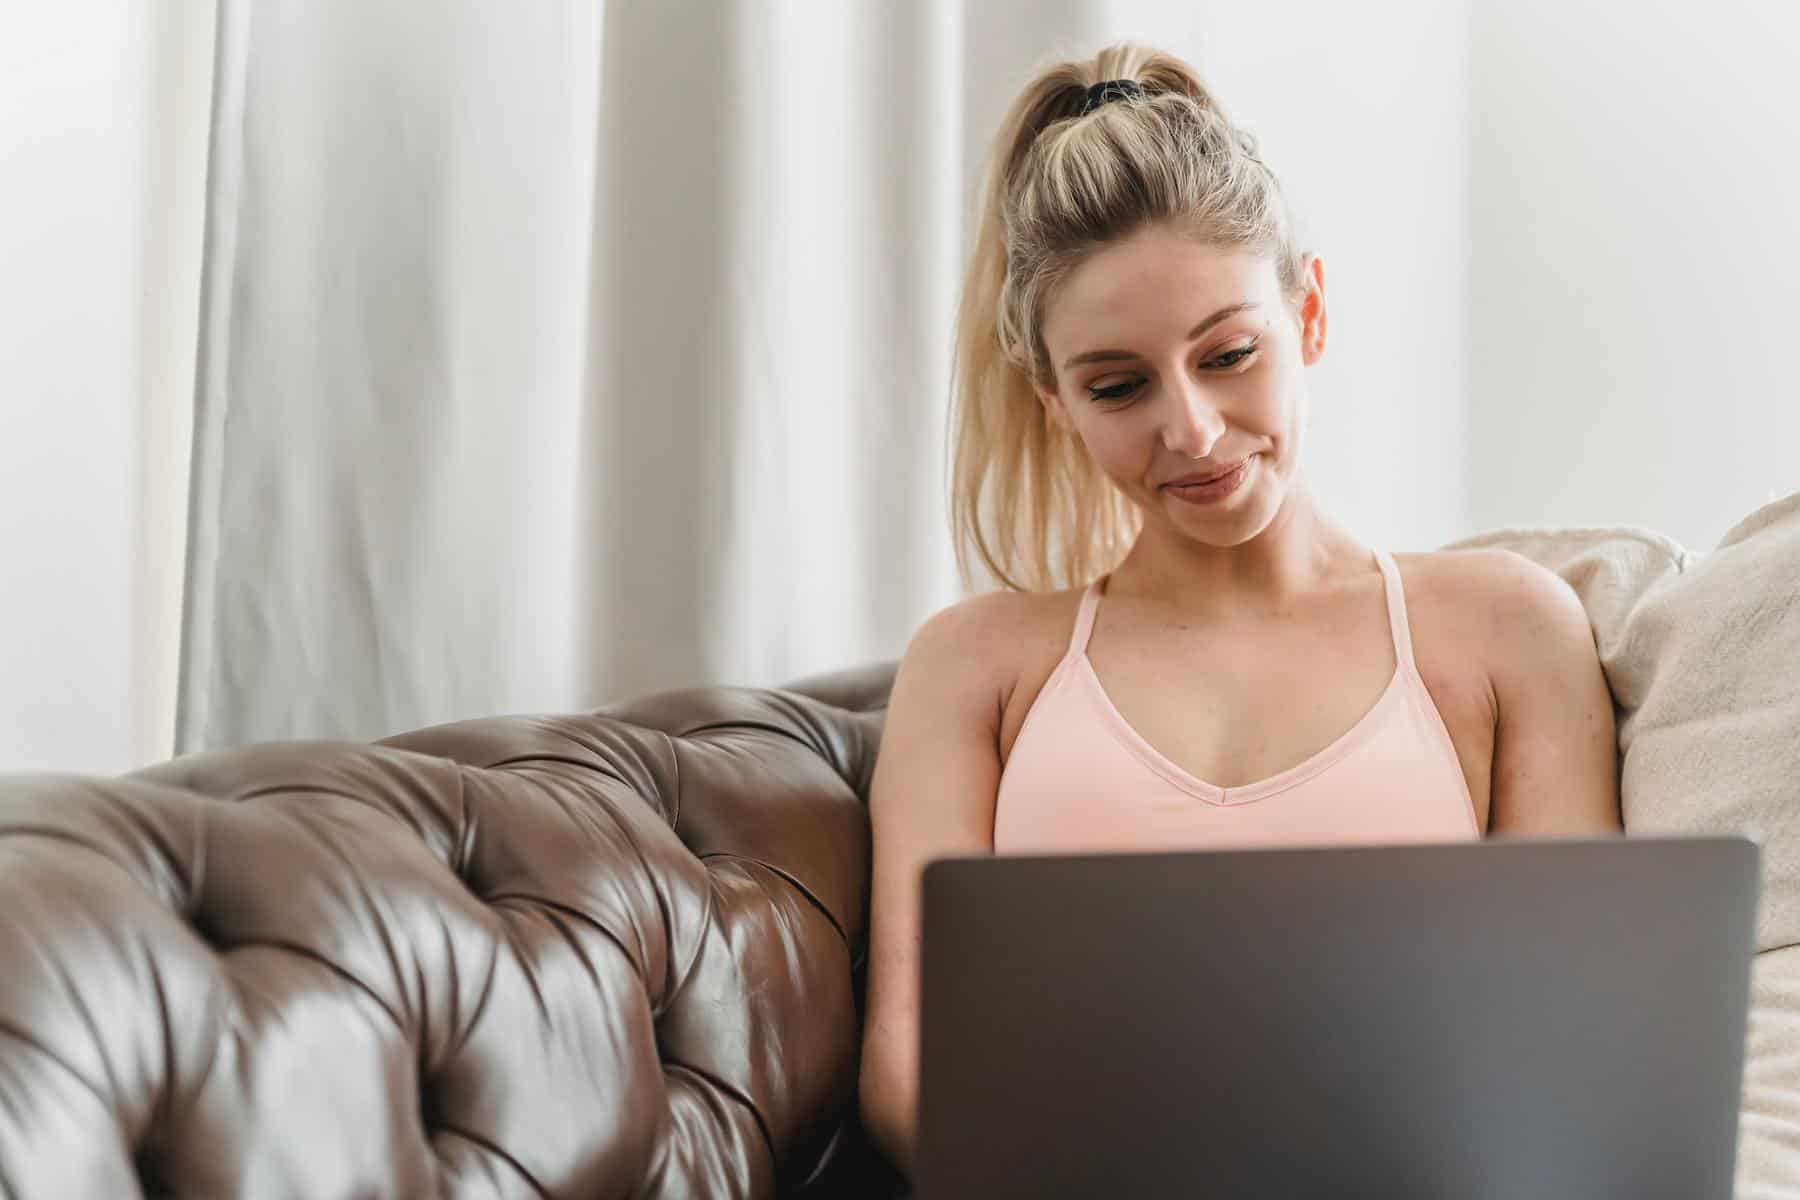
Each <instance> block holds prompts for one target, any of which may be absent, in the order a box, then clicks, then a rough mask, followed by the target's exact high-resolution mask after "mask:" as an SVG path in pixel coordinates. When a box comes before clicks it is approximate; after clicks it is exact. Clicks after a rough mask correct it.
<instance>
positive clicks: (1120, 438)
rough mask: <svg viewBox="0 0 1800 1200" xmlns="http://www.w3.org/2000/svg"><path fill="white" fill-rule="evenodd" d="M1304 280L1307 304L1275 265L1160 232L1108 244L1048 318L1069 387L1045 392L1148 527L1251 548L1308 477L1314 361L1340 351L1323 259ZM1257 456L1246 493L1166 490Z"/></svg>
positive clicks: (1054, 413)
mask: <svg viewBox="0 0 1800 1200" xmlns="http://www.w3.org/2000/svg"><path fill="white" fill-rule="evenodd" d="M1305 284H1306V291H1305V294H1304V295H1303V296H1302V297H1301V298H1300V299H1299V301H1298V302H1297V304H1295V303H1291V302H1287V301H1284V300H1283V297H1282V296H1281V290H1280V285H1279V282H1278V280H1277V278H1276V274H1275V267H1274V264H1273V263H1271V262H1270V261H1269V260H1267V259H1266V258H1261V257H1255V256H1251V255H1248V254H1243V253H1238V252H1234V251H1229V250H1221V249H1219V248H1216V247H1212V246H1205V245H1199V244H1196V243H1195V242H1193V241H1191V240H1188V239H1186V238H1183V237H1179V236H1176V235H1174V234H1171V233H1169V232H1167V231H1164V230H1161V229H1156V228H1152V229H1150V230H1147V231H1145V232H1143V233H1141V234H1138V235H1137V236H1135V237H1133V238H1131V239H1130V240H1128V241H1125V242H1121V243H1119V244H1117V245H1114V246H1109V247H1107V248H1106V249H1105V250H1103V251H1101V252H1099V253H1097V254H1095V255H1094V256H1093V257H1092V258H1090V259H1088V260H1087V261H1085V262H1083V263H1082V264H1081V266H1079V267H1078V268H1076V270H1075V271H1074V272H1073V273H1072V274H1071V275H1070V276H1069V277H1068V279H1066V280H1065V281H1064V283H1063V286H1062V287H1061V288H1060V289H1059V290H1058V291H1057V293H1056V294H1055V296H1054V297H1053V298H1052V299H1051V301H1050V303H1049V305H1048V307H1047V308H1046V310H1045V316H1044V331H1043V337H1044V344H1045V349H1046V351H1047V352H1048V353H1049V356H1050V361H1051V364H1052V366H1053V367H1054V369H1055V374H1056V386H1055V390H1054V391H1043V390H1041V389H1040V390H1039V393H1038V394H1039V398H1040V399H1041V400H1042V401H1043V402H1044V406H1045V409H1046V412H1047V414H1048V416H1049V418H1050V419H1051V420H1053V421H1056V422H1057V423H1058V424H1060V425H1062V426H1063V427H1064V428H1067V429H1069V430H1071V431H1072V432H1073V433H1074V434H1075V435H1076V436H1078V437H1079V438H1080V439H1081V441H1082V443H1083V444H1084V445H1085V446H1086V447H1087V451H1088V453H1089V454H1091V455H1092V456H1093V458H1094V460H1095V462H1096V463H1097V464H1098V465H1099V466H1100V469H1101V470H1102V471H1104V472H1105V473H1106V475H1107V476H1108V477H1109V478H1111V479H1112V481H1113V482H1114V483H1115V484H1117V485H1118V486H1119V488H1120V489H1121V490H1123V491H1124V492H1125V493H1126V494H1127V495H1129V496H1130V497H1131V498H1132V499H1133V501H1135V502H1136V503H1137V504H1138V505H1140V506H1141V507H1142V508H1143V509H1144V515H1145V520H1146V522H1147V523H1148V522H1156V521H1164V522H1167V523H1169V525H1170V526H1172V528H1173V530H1175V531H1179V532H1181V533H1184V534H1185V535H1187V536H1189V537H1193V538H1198V539H1199V540H1202V541H1205V542H1209V543H1213V544H1217V545H1233V544H1236V543H1238V542H1241V541H1244V540H1247V539H1248V538H1251V537H1253V536H1255V535H1256V534H1257V533H1258V532H1260V531H1261V530H1262V529H1263V528H1264V527H1266V526H1267V525H1268V523H1269V522H1270V521H1271V520H1272V519H1273V518H1274V516H1275V514H1276V513H1277V512H1278V511H1279V510H1280V508H1281V505H1282V501H1283V499H1284V498H1285V496H1286V494H1287V491H1288V489H1289V488H1290V487H1291V486H1292V484H1293V481H1294V480H1295V479H1296V478H1297V477H1298V472H1299V469H1300V453H1301V449H1302V443H1303V437H1304V432H1305V424H1306V386H1305V374H1304V368H1305V367H1307V366H1310V365H1311V364H1312V363H1314V362H1316V361H1318V359H1319V356H1320V355H1321V354H1322V353H1324V349H1325V294H1324V273H1323V267H1322V266H1321V264H1320V262H1319V260H1318V259H1317V258H1316V257H1315V258H1313V259H1312V260H1310V262H1309V263H1308V265H1307V270H1306V276H1305ZM1196 330H1198V332H1197V333H1196V332H1194V331H1196ZM1190 335H1191V336H1190ZM1096 355H1104V357H1103V358H1095V357H1093V356H1096ZM1245 460H1248V464H1247V466H1246V467H1245V469H1244V473H1243V474H1242V476H1241V477H1240V478H1239V480H1238V483H1237V486H1236V489H1235V490H1234V491H1231V492H1230V494H1228V495H1225V496H1223V497H1217V498H1212V499H1210V500H1208V501H1207V502H1205V503H1196V502H1194V501H1191V500H1188V499H1183V498H1182V495H1183V493H1179V492H1175V491H1172V490H1171V489H1170V488H1169V487H1167V486H1166V485H1167V484H1168V483H1169V482H1170V481H1171V480H1174V479H1177V478H1180V477H1182V476H1187V475H1193V474H1195V473H1200V474H1202V475H1213V474H1216V473H1218V472H1221V471H1224V470H1226V469H1227V468H1231V467H1234V466H1236V465H1237V464H1238V463H1240V462H1244V461H1245ZM1189 494H1190V495H1191V493H1189Z"/></svg>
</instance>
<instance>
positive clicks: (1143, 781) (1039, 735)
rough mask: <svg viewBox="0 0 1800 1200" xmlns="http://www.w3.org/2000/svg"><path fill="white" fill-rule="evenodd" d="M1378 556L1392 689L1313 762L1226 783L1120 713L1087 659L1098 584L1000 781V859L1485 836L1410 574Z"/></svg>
mask: <svg viewBox="0 0 1800 1200" xmlns="http://www.w3.org/2000/svg"><path fill="white" fill-rule="evenodd" d="M1375 559H1376V562H1377V563H1378V564H1379V566H1380V567H1381V576H1382V581H1383V584H1384V590H1385V592H1386V595H1387V611H1388V628H1389V631H1390V632H1391V633H1392V635H1393V640H1394V656H1395V658H1396V660H1397V664H1396V666H1395V668H1394V674H1393V677H1392V678H1391V679H1390V680H1389V681H1388V686H1387V690H1386V691H1384V692H1383V693H1382V694H1381V698H1380V699H1379V700H1377V701H1376V702H1375V705H1374V707H1372V708H1371V709H1369V711H1368V712H1367V713H1365V714H1364V715H1363V717H1362V719H1361V720H1360V721H1358V722H1357V723H1356V724H1355V725H1353V726H1352V727H1351V728H1350V729H1349V730H1348V731H1346V732H1345V733H1344V734H1343V735H1342V736H1340V737H1339V738H1338V739H1337V740H1336V741H1334V742H1332V743H1331V744H1330V745H1329V746H1327V747H1325V748H1324V749H1323V750H1320V751H1319V752H1318V753H1317V754H1314V755H1313V756H1312V757H1311V758H1308V759H1307V760H1306V761H1305V762H1302V763H1299V764H1298V765H1296V766H1293V767H1290V768H1288V769H1287V770H1285V771H1282V772H1281V773H1279V774H1277V775H1272V776H1270V777H1269V778H1267V779H1263V780H1259V781H1258V782H1256V783H1249V784H1244V785H1242V786H1239V787H1228V788H1227V787H1219V786H1217V785H1215V784H1211V783H1208V782H1207V781H1206V780H1204V779H1200V778H1197V777H1195V776H1194V775H1191V774H1189V773H1188V772H1187V771H1185V770H1183V769H1182V768H1181V767H1179V766H1177V765H1176V764H1175V763H1173V762H1171V761H1170V760H1169V759H1167V758H1165V757H1164V756H1163V755H1162V754H1160V753H1158V752H1157V750H1156V749H1155V748H1154V747H1152V746H1151V745H1150V743H1149V742H1147V741H1145V740H1144V739H1143V737H1141V736H1140V735H1139V734H1138V732H1137V730H1135V729H1133V728H1132V727H1131V726H1130V725H1129V724H1128V723H1126V720H1125V718H1124V716H1123V715H1121V714H1120V712H1119V710H1118V709H1117V708H1115V707H1114V706H1113V703H1112V700H1111V698H1110V697H1108V696H1107V694H1106V690H1105V689H1104V688H1103V687H1102V686H1101V685H1100V679H1099V677H1098V676H1097V675H1095V674H1094V669H1093V666H1092V664H1090V663H1089V661H1088V657H1087V641H1088V635H1089V633H1090V632H1091V631H1092V630H1093V627H1094V613H1095V611H1096V610H1097V609H1098V607H1099V603H1100V596H1101V594H1102V590H1103V585H1104V583H1105V581H1106V579H1107V576H1101V577H1100V578H1099V579H1096V580H1095V581H1094V582H1093V583H1091V584H1089V585H1088V587H1087V590H1086V591H1085V592H1084V593H1083V594H1082V597H1081V608H1080V610H1079V612H1078V614H1077V616H1076V618H1075V632H1074V635H1073V636H1072V637H1071V638H1070V639H1069V650H1068V653H1067V654H1065V655H1064V656H1063V659H1062V661H1061V662H1059V663H1058V664H1057V666H1056V670H1055V671H1054V672H1052V673H1051V675H1050V678H1049V679H1048V680H1047V681H1045V683H1044V686H1043V689H1042V690H1041V691H1040V692H1039V693H1038V696H1037V698H1036V699H1035V700H1034V701H1033V702H1032V705H1031V710H1030V711H1029V712H1028V713H1026V715H1025V724H1024V725H1023V727H1022V728H1021V729H1020V731H1019V736H1018V738H1017V740H1016V741H1015V742H1014V743H1013V748H1012V754H1011V755H1010V756H1009V757H1008V758H1007V761H1006V768H1005V770H1004V771H1002V773H1001V776H1000V790H999V794H998V796H997V798H996V801H995V812H994V851H995V853H997V854H1006V853H1018V852H1035V853H1087V852H1096V851H1108V850H1170V849H1183V848H1186V849H1204V848H1210V847H1221V848H1222V847H1242V846H1254V845H1265V846H1275V845H1287V846H1296V845H1309V844H1312V845H1328V844H1340V843H1348V842H1365V843H1367V842H1422V841H1471V840H1479V839H1480V838H1481V836H1482V834H1481V827H1480V825H1479V823H1478V822H1477V819H1476V815H1475V805H1474V802H1473V800H1472V799H1471V798H1470V795H1469V787H1468V783H1467V781H1466V780H1465V779H1464V778H1463V773H1462V766H1461V764H1460V762H1459V761H1458V760H1457V757H1456V748H1455V745H1454V744H1453V743H1452V742H1451V740H1450V732H1449V730H1448V729H1446V728H1445V727H1444V722H1443V718H1442V717H1441V716H1440V715H1439V713H1438V710H1437V705H1436V704H1435V703H1434V702H1433V701H1432V699H1431V693H1430V692H1429V691H1428V690H1427V689H1426V687H1425V681H1424V679H1423V678H1422V677H1421V676H1420V675H1419V671H1418V667H1417V666H1416V665H1415V664H1414V662H1413V655H1412V637H1411V634H1410V633H1409V631H1408V629H1407V622H1406V596H1405V592H1404V590H1403V589H1402V587H1401V584H1400V571H1399V568H1398V567H1396V566H1395V565H1394V560H1393V558H1392V557H1391V556H1390V555H1388V554H1387V553H1386V552H1384V551H1380V550H1377V551H1375Z"/></svg>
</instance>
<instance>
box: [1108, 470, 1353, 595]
mask: <svg viewBox="0 0 1800 1200" xmlns="http://www.w3.org/2000/svg"><path fill="white" fill-rule="evenodd" d="M1371 570H1374V565H1373V563H1372V561H1371V558H1370V552H1369V549H1368V547H1366V546H1364V545H1362V544H1361V543H1360V542H1358V541H1357V540H1356V539H1355V538H1354V537H1352V536H1350V534H1349V533H1348V532H1347V531H1346V530H1344V529H1343V528H1342V527H1341V526H1339V525H1338V524H1337V523H1336V522H1334V521H1332V520H1331V519H1330V518H1328V517H1327V516H1326V515H1325V514H1324V513H1322V512H1320V511H1319V508H1318V506H1317V505H1316V504H1315V503H1314V501H1313V497H1312V493H1311V490H1310V489H1309V488H1307V487H1306V486H1305V485H1304V483H1301V482H1299V481H1296V483H1295V485H1294V486H1293V487H1291V488H1290V490H1289V491H1288V493H1287V496H1286V498H1285V499H1284V500H1283V503H1282V506H1281V508H1280V509H1279V510H1278V511H1277V512H1276V514H1275V516H1274V518H1273V519H1272V520H1270V522H1269V524H1268V525H1267V526H1266V527H1265V528H1263V529H1262V530H1261V531H1260V532H1258V533H1257V534H1256V535H1255V536H1254V537H1251V538H1250V539H1248V540H1247V541H1243V542H1240V543H1238V544H1236V545H1212V544H1208V543H1206V542H1202V541H1200V540H1198V539H1197V538H1195V537H1193V536H1191V535H1189V534H1186V533H1183V532H1182V531H1180V530H1178V529H1176V528H1175V527H1174V526H1173V525H1171V524H1170V523H1169V522H1167V521H1165V520H1156V521H1146V522H1145V525H1144V528H1143V530H1142V531H1141V532H1140V533H1139V534H1138V538H1137V541H1136V542H1135V543H1133V545H1132V547H1131V551H1130V553H1128V554H1127V555H1126V556H1125V559H1124V561H1123V562H1121V563H1120V564H1119V566H1118V567H1117V568H1116V569H1115V570H1114V571H1113V572H1112V574H1111V576H1110V577H1109V578H1108V580H1107V585H1106V590H1107V595H1108V596H1109V597H1111V596H1115V595H1125V596H1130V597H1132V598H1134V599H1138V600H1141V601H1143V602H1144V603H1145V604H1147V605H1148V606H1150V607H1152V608H1166V609H1167V610H1168V611H1170V612H1171V613H1179V614H1180V615H1181V616H1182V618H1183V619H1185V620H1196V621H1205V620H1208V619H1210V618H1214V617H1225V616H1228V615H1229V616H1239V617H1241V616H1244V615H1246V614H1253V613H1254V614H1262V615H1267V616H1274V615H1278V614H1281V613H1284V612H1289V611H1292V610H1294V609H1295V608H1297V607H1302V606H1304V604H1305V603H1306V601H1307V600H1308V599H1310V598H1313V597H1316V596H1318V595H1319V594H1320V593H1323V592H1327V591H1331V590H1334V589H1335V588H1337V587H1340V586H1342V584H1343V583H1344V582H1345V581H1346V578H1347V577H1355V576H1358V575H1362V574H1364V573H1366V572H1368V571H1371Z"/></svg>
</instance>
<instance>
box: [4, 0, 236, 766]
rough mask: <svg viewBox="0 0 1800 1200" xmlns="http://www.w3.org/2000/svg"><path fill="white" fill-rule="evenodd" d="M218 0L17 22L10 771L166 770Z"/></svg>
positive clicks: (8, 48)
mask: <svg viewBox="0 0 1800 1200" xmlns="http://www.w3.org/2000/svg"><path fill="white" fill-rule="evenodd" d="M211 44H212V4H211V3H210V0H205V2H202V0H182V2H181V3H171V4H167V5H158V6H154V7H153V6H150V5H145V4H139V3H135V2H133V0H114V2H107V0H82V2H66V0H58V3H54V4H14V5H8V6H7V7H6V8H5V10H4V12H3V13H0V771H12V770H30V769H47V770H80V771H103V772H110V771H120V770H126V769H129V768H130V767H133V766H136V765H139V764H141V763H143V762H147V761H152V760H154V759H156V758H159V757H166V755H167V754H168V752H169V751H168V747H169V746H171V745H172V744H173V743H172V737H173V693H174V674H173V672H174V668H175V661H176V660H175V644H174V640H173V639H174V634H175V630H176V629H177V628H178V624H179V622H178V619H177V615H178V613H179V607H180V565H181V559H182V549H181V539H182V530H183V528H184V527H185V515H186V514H185V474H186V467H185V462H186V456H187V444H188V430H187V424H186V422H187V416H186V414H187V405H188V400H189V397H190V396H191V394H192V380H193V346H194V322H195V320H196V317H197V303H196V301H197V288H198V286H199V274H198V267H199V255H198V247H199V236H200V218H201V212H200V201H201V194H202V188H201V185H202V183H203V180H204V170H205V130H206V109H207V96H208V86H209V84H208V81H209V79H210V75H211V68H210V62H211Z"/></svg>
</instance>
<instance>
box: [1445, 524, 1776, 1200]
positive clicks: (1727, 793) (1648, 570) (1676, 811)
mask: <svg viewBox="0 0 1800 1200" xmlns="http://www.w3.org/2000/svg"><path fill="white" fill-rule="evenodd" d="M1475 546H1500V547H1504V548H1507V549H1510V550H1514V551H1516V552H1517V553H1519V554H1522V555H1524V556H1525V557H1527V558H1530V559H1532V560H1534V561H1536V562H1539V563H1542V564H1543V565H1544V566H1546V567H1548V568H1550V569H1551V570H1553V571H1555V572H1556V573H1557V574H1559V575H1561V576H1562V577H1563V578H1564V579H1565V580H1567V581H1568V583H1569V584H1570V586H1571V587H1573V588H1574V589H1575V592H1576V594H1577V595H1578V596H1580V597H1581V602H1582V604H1583V606H1584V607H1585V608H1586V609H1587V613H1588V620H1589V623H1590V624H1591V625H1592V626H1593V629H1594V643H1595V646H1596V647H1597V648H1598V650H1599V653H1600V663H1601V667H1602V668H1603V670H1604V671H1605V673H1606V679H1607V683H1608V684H1609V685H1610V687H1611V689H1612V694H1613V703H1614V708H1615V714H1616V716H1617V719H1618V726H1619V752H1620V755H1621V758H1620V768H1619V770H1620V791H1621V800H1622V804H1623V813H1624V818H1625V829H1626V832H1627V833H1628V834H1663V835H1671V834H1706V833H1740V834H1744V835H1746V836H1749V837H1751V838H1754V839H1755V840H1756V841H1758V842H1760V843H1761V845H1762V869H1763V878H1762V902H1761V906H1760V908H1759V911H1758V918H1757V929H1756V949H1757V951H1758V953H1757V955H1756V959H1755V961H1754V962H1753V963H1752V968H1751V1004H1750V1025H1749V1031H1748V1036H1747V1038H1746V1044H1745V1066H1744V1103H1743V1108H1742V1113H1741V1121H1740V1126H1739V1151H1738V1176H1737V1187H1738V1191H1737V1195H1738V1196H1739V1197H1740V1200H1763V1198H1765V1197H1775V1196H1793V1195H1796V1194H1800V493H1796V494H1794V495H1791V496H1788V497H1787V498H1785V499H1782V500H1777V501H1774V502H1773V503H1771V504H1766V505H1764V506H1763V507H1762V508H1759V509H1758V510H1756V512H1754V513H1752V514H1751V515H1750V516H1748V517H1746V518H1745V519H1744V520H1742V521H1740V522H1738V524H1737V525H1736V526H1734V527H1733V528H1732V529H1731V531H1730V532H1729V533H1727V534H1726V535H1725V536H1724V538H1722V539H1721V540H1720V542H1719V545H1718V546H1717V547H1716V548H1715V549H1714V550H1712V551H1710V552H1708V553H1706V554H1704V555H1697V554H1693V553H1690V552H1689V551H1687V550H1684V549H1683V548H1682V547H1681V546H1679V545H1677V544H1676V543H1675V542H1673V541H1672V540H1670V539H1669V538H1666V537H1663V536H1661V535H1660V534H1656V533H1653V532H1650V531H1648V530H1643V529H1630V528H1615V529H1567V530H1499V531H1495V532H1492V533H1484V534H1481V535H1479V536H1477V537H1472V538H1466V539H1463V540H1461V541H1457V542H1452V543H1450V545H1448V546H1446V547H1445V549H1462V548H1469V547H1475Z"/></svg>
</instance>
